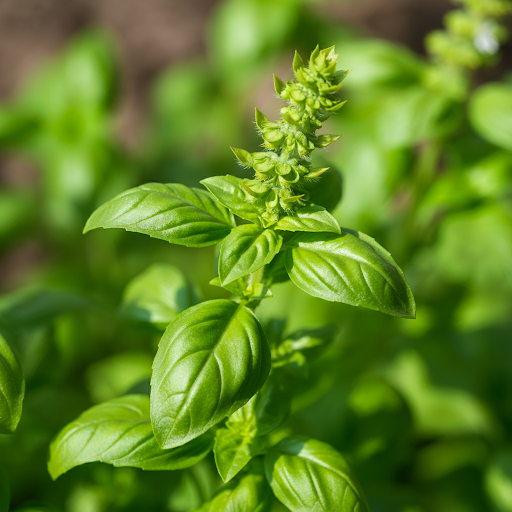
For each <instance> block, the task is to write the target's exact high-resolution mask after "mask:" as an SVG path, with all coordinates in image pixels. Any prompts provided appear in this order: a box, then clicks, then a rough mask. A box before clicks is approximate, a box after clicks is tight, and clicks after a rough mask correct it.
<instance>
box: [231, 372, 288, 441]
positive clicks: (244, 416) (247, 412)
mask: <svg viewBox="0 0 512 512" xmlns="http://www.w3.org/2000/svg"><path fill="white" fill-rule="evenodd" d="M291 389H292V388H291V383H290V382H289V381H288V380H287V379H285V378H284V377H283V375H282V372H279V371H276V370H274V368H272V373H271V374H270V376H269V378H268V379H267V381H266V382H265V384H264V385H263V387H262V388H261V389H260V390H259V391H258V393H256V395H255V396H253V397H252V398H251V399H250V400H249V401H248V402H247V403H246V404H245V405H244V406H243V407H241V408H240V409H238V411H235V412H234V413H233V414H232V415H231V416H230V417H229V419H228V421H227V422H226V426H227V427H228V428H229V429H230V430H231V431H232V432H236V433H238V434H241V435H246V436H248V435H253V436H265V435H267V434H270V433H271V432H273V431H274V430H276V429H277V428H279V427H280V426H281V425H282V424H283V423H284V422H285V421H286V420H287V419H288V416H289V415H290V409H291V401H292V393H291Z"/></svg>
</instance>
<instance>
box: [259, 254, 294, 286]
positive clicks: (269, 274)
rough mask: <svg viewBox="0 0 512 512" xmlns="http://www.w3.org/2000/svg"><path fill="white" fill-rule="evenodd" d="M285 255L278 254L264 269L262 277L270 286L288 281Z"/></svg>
mask: <svg viewBox="0 0 512 512" xmlns="http://www.w3.org/2000/svg"><path fill="white" fill-rule="evenodd" d="M285 256H286V253H285V252H284V251H283V252H280V253H279V254H278V255H277V256H276V257H275V258H274V259H273V260H272V261H271V262H270V263H269V264H268V265H267V266H266V267H265V274H264V277H265V278H268V279H270V282H271V283H272V284H279V283H284V282H286V281H288V280H289V279H290V276H289V275H288V272H286V266H285V259H286V258H285Z"/></svg>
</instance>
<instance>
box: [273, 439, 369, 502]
mask: <svg viewBox="0 0 512 512" xmlns="http://www.w3.org/2000/svg"><path fill="white" fill-rule="evenodd" d="M265 469H266V474H267V479H268V481H269V482H270V486H271V487H272V490H273V491H274V494H275V495H276V497H277V499H278V500H279V501H280V502H281V503H283V504H284V505H285V506H286V507H288V508H289V509H290V510H291V511H292V512H311V511H312V510H314V511H315V512H368V511H369V509H368V506H367V505H366V502H365V499H364V497H363V493H362V492H361V490H360V489H359V486H358V484H357V482H356V481H355V478H354V476H353V474H352V471H351V469H350V467H349V465H348V464H347V462H346V460H345V459H344V458H343V457H342V456H341V455H340V454H339V453H338V452H337V451H336V450H335V449H334V448H332V447H331V446H329V445H328V444H325V443H322V442H320V441H316V440H315V439H307V438H303V437H290V438H287V439H284V440H283V441H281V442H280V443H279V444H277V445H276V446H274V447H273V448H272V449H271V450H270V451H269V452H268V454H267V455H266V457H265Z"/></svg>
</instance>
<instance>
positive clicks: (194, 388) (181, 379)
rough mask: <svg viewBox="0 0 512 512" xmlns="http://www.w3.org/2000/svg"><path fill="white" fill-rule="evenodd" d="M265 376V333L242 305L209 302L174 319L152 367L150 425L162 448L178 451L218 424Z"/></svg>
mask: <svg viewBox="0 0 512 512" xmlns="http://www.w3.org/2000/svg"><path fill="white" fill-rule="evenodd" d="M269 371H270V351H269V348H268V344H267V340H266V338H265V334H264V333H263V330H262V328H261V326H260V324H259V322H258V320H257V319H256V317H255V316H254V314H253V313H252V312H251V311H250V310H249V309H247V308H246V307H245V306H242V305H239V304H236V303H235V302H233V301H230V300H225V299H220V300H212V301H209V302H203V303H202V304H199V305H197V306H194V307H192V308H190V309H187V310H186V311H184V312H183V313H181V314H180V315H178V317H176V319H175V320H174V321H173V322H172V323H171V324H170V325H169V327H168V328H167V330H166V331H165V333H164V335H163V336H162V339H161V340H160V344H159V346H158V352H157V355H156V358H155V361H154V364H153V376H152V380H151V420H152V424H153V430H154V432H155V436H156V438H157V440H158V442H159V444H160V446H162V448H172V447H174V446H180V445H182V444H184V443H186V442H187V441H189V440H191V439H194V438H195V437H197V436H199V435H200V434H202V433H203V432H206V431H207V430H208V429H209V428H211V427H213V426H214V425H216V424H217V423H219V422H220V421H222V420H223V419H224V418H225V417H226V416H229V415H230V414H232V413H233V412H234V411H236V410H237V409H238V408H240V407H242V405H244V404H245V403H246V402H247V401H248V400H249V399H250V398H251V397H252V396H253V395H254V394H255V393H256V392H257V391H258V389H260V388H261V386H262V385H263V383H264V382H265V380H266V378H267V376H268V374H269Z"/></svg>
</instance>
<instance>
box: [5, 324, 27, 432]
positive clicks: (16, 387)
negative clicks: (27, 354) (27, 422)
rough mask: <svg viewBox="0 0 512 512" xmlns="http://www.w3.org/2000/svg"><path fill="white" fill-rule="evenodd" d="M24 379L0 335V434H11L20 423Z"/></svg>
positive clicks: (10, 349)
mask: <svg viewBox="0 0 512 512" xmlns="http://www.w3.org/2000/svg"><path fill="white" fill-rule="evenodd" d="M24 396H25V378H24V377H23V370H22V368H21V364H20V362H19V360H18V358H17V357H16V355H15V354H14V352H13V350H12V348H11V347H10V346H9V344H8V343H7V341H6V339H5V338H4V337H3V336H2V335H1V334H0V434H12V433H13V432H14V431H15V430H16V428H17V426H18V423H19V422H20V418H21V410H22V407H23V398H24Z"/></svg>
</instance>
